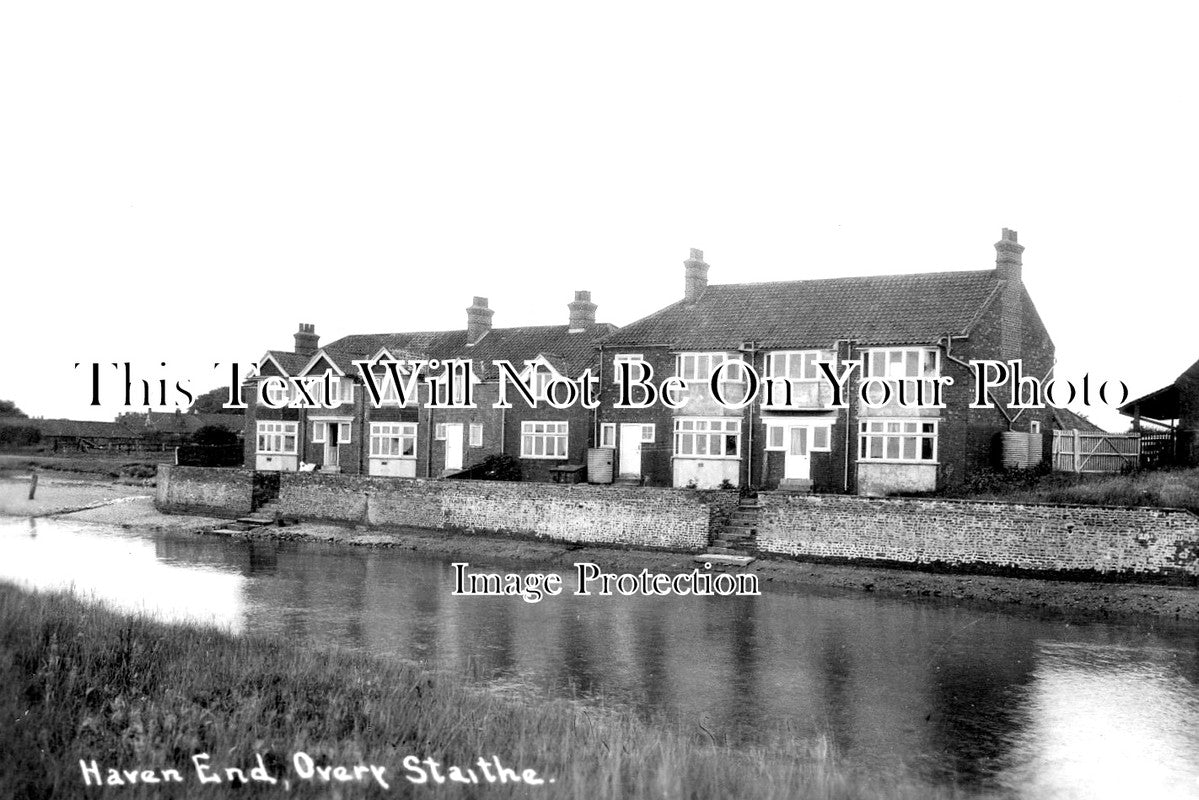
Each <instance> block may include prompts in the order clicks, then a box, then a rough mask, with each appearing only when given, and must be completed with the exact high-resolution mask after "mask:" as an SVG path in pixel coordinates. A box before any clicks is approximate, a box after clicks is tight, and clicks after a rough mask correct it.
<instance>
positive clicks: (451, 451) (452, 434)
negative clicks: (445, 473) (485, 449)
mask: <svg viewBox="0 0 1199 800" xmlns="http://www.w3.org/2000/svg"><path fill="white" fill-rule="evenodd" d="M445 468H446V469H462V425H461V424H456V425H450V424H448V423H447V424H446V426H445Z"/></svg>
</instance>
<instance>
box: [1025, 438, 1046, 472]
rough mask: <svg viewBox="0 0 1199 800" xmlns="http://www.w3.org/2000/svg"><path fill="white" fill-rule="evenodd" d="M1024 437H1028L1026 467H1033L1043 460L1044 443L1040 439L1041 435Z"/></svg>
mask: <svg viewBox="0 0 1199 800" xmlns="http://www.w3.org/2000/svg"><path fill="white" fill-rule="evenodd" d="M1024 435H1025V436H1027V437H1028V465H1029V466H1030V467H1035V466H1036V465H1038V464H1040V463H1041V461H1042V460H1043V459H1044V458H1045V449H1044V448H1045V443H1044V441H1042V439H1041V436H1042V434H1039V433H1026V434H1024Z"/></svg>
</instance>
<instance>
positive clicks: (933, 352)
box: [862, 347, 941, 381]
mask: <svg viewBox="0 0 1199 800" xmlns="http://www.w3.org/2000/svg"><path fill="white" fill-rule="evenodd" d="M912 353H915V354H917V362H916V372H917V374H916V375H909V374H907V366H908V359H907V356H908V355H909V354H912ZM896 355H898V356H899V364H900V365H901V366H902V367H903V368H904V370H903V374H901V375H896V374H893V372H894V370H892V366H893V361H894V359H893V356H896ZM880 361H881V366H882V372H881V373H880V372H879V371H878V368H879V366H880ZM929 361H931V362H932V371H931V372H928V371H927V369H928V362H929ZM940 376H941V351H940V350H938V349H937V348H935V347H868V348H865V349H864V350H863V351H862V377H863V378H881V379H883V380H888V381H898V380H904V379H907V380H913V379H919V378H939V377H940Z"/></svg>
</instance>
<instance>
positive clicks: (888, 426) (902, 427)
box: [858, 419, 937, 463]
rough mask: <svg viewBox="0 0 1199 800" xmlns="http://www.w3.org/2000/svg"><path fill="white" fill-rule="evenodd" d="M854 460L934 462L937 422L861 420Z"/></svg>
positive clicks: (935, 457)
mask: <svg viewBox="0 0 1199 800" xmlns="http://www.w3.org/2000/svg"><path fill="white" fill-rule="evenodd" d="M858 458H859V459H860V460H862V461H900V462H911V463H933V462H935V461H936V460H937V423H936V422H935V421H926V420H912V419H877V420H863V421H862V423H861V437H860V439H859V443H858Z"/></svg>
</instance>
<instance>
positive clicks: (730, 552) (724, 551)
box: [708, 544, 745, 556]
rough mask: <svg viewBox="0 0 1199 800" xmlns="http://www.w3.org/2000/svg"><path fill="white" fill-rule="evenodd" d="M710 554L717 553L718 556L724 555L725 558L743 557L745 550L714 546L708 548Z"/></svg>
mask: <svg viewBox="0 0 1199 800" xmlns="http://www.w3.org/2000/svg"><path fill="white" fill-rule="evenodd" d="M708 552H709V553H715V554H717V555H723V556H743V555H745V551H744V550H738V549H737V548H735V547H724V546H721V545H718V544H714V545H712V546H710V547H709V548H708Z"/></svg>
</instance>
